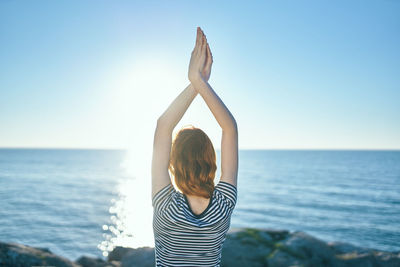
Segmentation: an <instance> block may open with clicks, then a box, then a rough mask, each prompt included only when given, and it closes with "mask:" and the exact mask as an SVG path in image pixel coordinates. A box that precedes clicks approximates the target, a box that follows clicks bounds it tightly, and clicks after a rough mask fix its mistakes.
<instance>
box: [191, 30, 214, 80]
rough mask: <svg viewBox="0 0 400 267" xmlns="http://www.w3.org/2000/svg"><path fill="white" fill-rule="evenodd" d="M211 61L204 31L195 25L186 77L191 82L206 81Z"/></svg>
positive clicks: (209, 72)
mask: <svg viewBox="0 0 400 267" xmlns="http://www.w3.org/2000/svg"><path fill="white" fill-rule="evenodd" d="M212 63H213V59H212V54H211V50H210V46H209V44H208V43H207V38H206V36H205V35H204V32H203V31H202V30H201V29H200V27H197V37H196V45H195V47H194V49H193V51H192V55H191V57H190V63H189V73H188V77H189V80H190V82H191V83H192V84H196V83H197V82H199V81H200V80H203V81H205V82H208V80H209V78H210V74H211V66H212Z"/></svg>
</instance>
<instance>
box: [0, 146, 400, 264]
mask: <svg viewBox="0 0 400 267" xmlns="http://www.w3.org/2000/svg"><path fill="white" fill-rule="evenodd" d="M217 154H218V157H219V154H220V152H219V151H217ZM138 159H142V161H140V160H138ZM143 162H145V163H143ZM218 162H219V161H218ZM149 166H150V165H149V158H148V157H147V158H145V159H143V158H141V155H138V153H135V151H134V150H132V151H126V150H94V149H5V148H4V149H0V201H1V202H0V241H2V242H17V243H21V244H25V245H29V246H33V247H40V248H48V249H50V250H51V251H52V252H53V253H56V254H58V255H61V256H64V257H67V258H69V259H71V260H76V259H77V258H78V257H80V256H82V255H86V256H91V257H99V258H105V257H106V256H107V255H108V253H109V252H110V251H111V250H112V249H113V248H114V247H115V246H128V247H141V246H153V245H154V240H153V232H152V225H151V222H152V206H151V188H150V186H151V182H150V167H149ZM218 177H219V169H218V172H217V180H216V182H218ZM231 227H257V228H270V229H286V230H289V231H304V232H306V233H308V234H311V235H313V236H315V237H317V238H319V239H321V240H324V241H326V242H332V241H341V242H348V243H352V244H354V245H357V246H361V247H367V248H374V249H378V250H386V251H399V250H400V151H389V150H388V151H378V150H240V151H239V174H238V201H237V204H236V207H235V210H234V212H233V215H232V219H231Z"/></svg>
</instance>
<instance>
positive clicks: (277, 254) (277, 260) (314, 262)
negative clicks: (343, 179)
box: [0, 228, 400, 267]
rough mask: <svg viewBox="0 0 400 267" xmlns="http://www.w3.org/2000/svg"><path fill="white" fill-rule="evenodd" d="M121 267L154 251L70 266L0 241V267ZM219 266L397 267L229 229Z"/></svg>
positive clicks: (296, 237)
mask: <svg viewBox="0 0 400 267" xmlns="http://www.w3.org/2000/svg"><path fill="white" fill-rule="evenodd" d="M49 265H50V266H57V267H58V266H60V267H64V266H65V267H70V266H72V267H79V266H82V267H89V266H90V267H105V266H110V267H124V266H143V267H146V266H154V265H155V262H154V248H151V247H142V248H136V249H133V248H124V247H116V248H115V249H114V250H113V251H112V252H110V254H109V256H108V258H107V260H106V261H105V260H103V259H100V258H92V257H87V256H81V257H80V258H78V259H77V260H76V261H72V260H69V259H66V258H64V257H61V256H58V255H55V254H53V253H52V252H51V251H50V250H49V249H47V248H34V247H30V246H28V245H22V244H17V243H4V242H1V241H0V266H49ZM221 266H229V267H231V266H232V267H236V266H238V267H239V266H338V267H341V266H400V250H399V251H396V252H387V251H381V250H376V249H370V248H362V247H358V246H354V245H352V244H350V243H344V242H324V241H322V240H320V239H318V238H315V237H313V236H311V235H309V234H307V233H305V232H302V231H295V232H289V231H287V230H279V229H259V228H231V229H230V230H229V232H228V234H227V237H226V240H225V243H224V247H223V250H222V260H221Z"/></svg>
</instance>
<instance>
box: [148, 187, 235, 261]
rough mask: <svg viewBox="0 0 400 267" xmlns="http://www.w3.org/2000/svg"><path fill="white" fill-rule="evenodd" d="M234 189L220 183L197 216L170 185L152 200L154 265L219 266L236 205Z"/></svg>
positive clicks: (186, 201)
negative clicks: (207, 203) (205, 206)
mask: <svg viewBox="0 0 400 267" xmlns="http://www.w3.org/2000/svg"><path fill="white" fill-rule="evenodd" d="M236 199H237V189H236V187H235V186H234V185H232V184H230V183H227V182H222V181H220V182H219V183H218V184H217V185H216V186H215V188H214V192H213V195H212V197H211V198H210V203H209V205H208V206H207V208H206V209H205V210H204V211H203V212H202V213H201V214H199V215H196V214H194V213H193V212H192V210H191V208H190V206H189V202H188V200H187V198H186V196H185V195H183V194H182V193H180V192H178V191H176V190H175V189H174V187H173V186H172V184H169V185H167V186H165V187H164V188H163V189H161V190H160V191H159V192H157V193H156V195H155V196H154V198H153V201H152V205H153V230H154V241H155V257H156V266H220V262H221V252H222V245H223V243H224V241H225V237H226V233H227V232H228V230H229V226H230V221H231V215H232V211H233V209H234V207H235V205H236Z"/></svg>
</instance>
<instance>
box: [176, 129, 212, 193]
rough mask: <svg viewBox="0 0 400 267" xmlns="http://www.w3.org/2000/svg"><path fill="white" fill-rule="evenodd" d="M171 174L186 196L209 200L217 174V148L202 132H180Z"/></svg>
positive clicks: (195, 130)
mask: <svg viewBox="0 0 400 267" xmlns="http://www.w3.org/2000/svg"><path fill="white" fill-rule="evenodd" d="M169 170H170V171H171V173H172V174H173V176H174V179H175V184H176V186H177V187H178V189H179V190H180V191H182V193H183V194H185V195H195V196H201V197H205V198H210V197H211V196H212V194H213V192H214V177H215V171H216V170H217V164H216V157H215V150H214V146H213V144H212V142H211V140H210V138H208V136H207V135H206V133H205V132H203V131H202V130H201V129H199V128H195V127H193V126H192V127H190V128H183V129H181V130H180V131H179V132H178V133H177V135H176V137H175V140H174V142H173V144H172V149H171V155H170V164H169Z"/></svg>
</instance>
